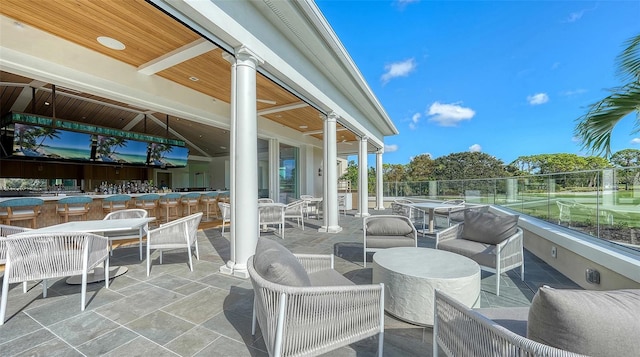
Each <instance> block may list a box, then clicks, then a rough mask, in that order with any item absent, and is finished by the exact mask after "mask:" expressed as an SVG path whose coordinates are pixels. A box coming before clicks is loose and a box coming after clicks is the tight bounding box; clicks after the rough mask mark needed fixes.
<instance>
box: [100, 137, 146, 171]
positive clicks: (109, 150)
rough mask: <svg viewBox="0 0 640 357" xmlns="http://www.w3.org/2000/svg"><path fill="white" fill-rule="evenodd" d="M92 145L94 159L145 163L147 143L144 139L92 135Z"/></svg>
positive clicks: (137, 163)
mask: <svg viewBox="0 0 640 357" xmlns="http://www.w3.org/2000/svg"><path fill="white" fill-rule="evenodd" d="M94 146H95V150H94V151H95V152H94V154H93V160H94V161H97V162H104V163H113V164H133V165H146V164H147V152H148V147H149V143H147V142H146V141H137V140H128V139H125V138H119V137H111V136H104V135H94Z"/></svg>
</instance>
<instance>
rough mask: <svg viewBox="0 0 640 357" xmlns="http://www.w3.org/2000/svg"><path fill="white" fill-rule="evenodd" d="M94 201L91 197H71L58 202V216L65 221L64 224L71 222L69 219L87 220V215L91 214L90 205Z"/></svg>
mask: <svg viewBox="0 0 640 357" xmlns="http://www.w3.org/2000/svg"><path fill="white" fill-rule="evenodd" d="M92 201H93V198H91V197H89V196H71V197H65V198H62V199H60V200H58V203H57V204H56V212H57V213H58V216H60V217H62V218H63V219H64V222H65V223H66V222H69V217H72V216H80V217H82V219H83V220H85V221H86V220H87V214H88V213H89V204H90V203H91V202H92Z"/></svg>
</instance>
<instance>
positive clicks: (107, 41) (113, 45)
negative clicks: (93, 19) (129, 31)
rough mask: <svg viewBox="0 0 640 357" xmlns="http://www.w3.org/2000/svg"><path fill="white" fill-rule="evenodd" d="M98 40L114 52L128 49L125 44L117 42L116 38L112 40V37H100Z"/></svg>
mask: <svg viewBox="0 0 640 357" xmlns="http://www.w3.org/2000/svg"><path fill="white" fill-rule="evenodd" d="M96 40H97V41H98V42H99V43H100V44H101V45H103V46H104V47H108V48H110V49H112V50H118V51H122V50H124V49H125V48H126V46H125V45H124V43H122V42H120V41H118V40H116V39H115V38H111V37H107V36H100V37H98V38H96Z"/></svg>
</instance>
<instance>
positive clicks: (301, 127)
mask: <svg viewBox="0 0 640 357" xmlns="http://www.w3.org/2000/svg"><path fill="white" fill-rule="evenodd" d="M298 128H300V129H306V128H308V126H306V125H300V126H299V127H298Z"/></svg>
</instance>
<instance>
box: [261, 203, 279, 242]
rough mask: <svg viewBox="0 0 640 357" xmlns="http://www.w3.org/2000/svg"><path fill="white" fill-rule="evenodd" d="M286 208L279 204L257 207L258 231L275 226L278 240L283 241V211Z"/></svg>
mask: <svg viewBox="0 0 640 357" xmlns="http://www.w3.org/2000/svg"><path fill="white" fill-rule="evenodd" d="M285 208H286V206H285V205H280V204H274V205H269V204H267V205H264V206H259V207H258V229H260V230H261V229H262V228H263V227H267V226H269V225H277V226H278V232H280V238H282V239H284V210H285Z"/></svg>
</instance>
